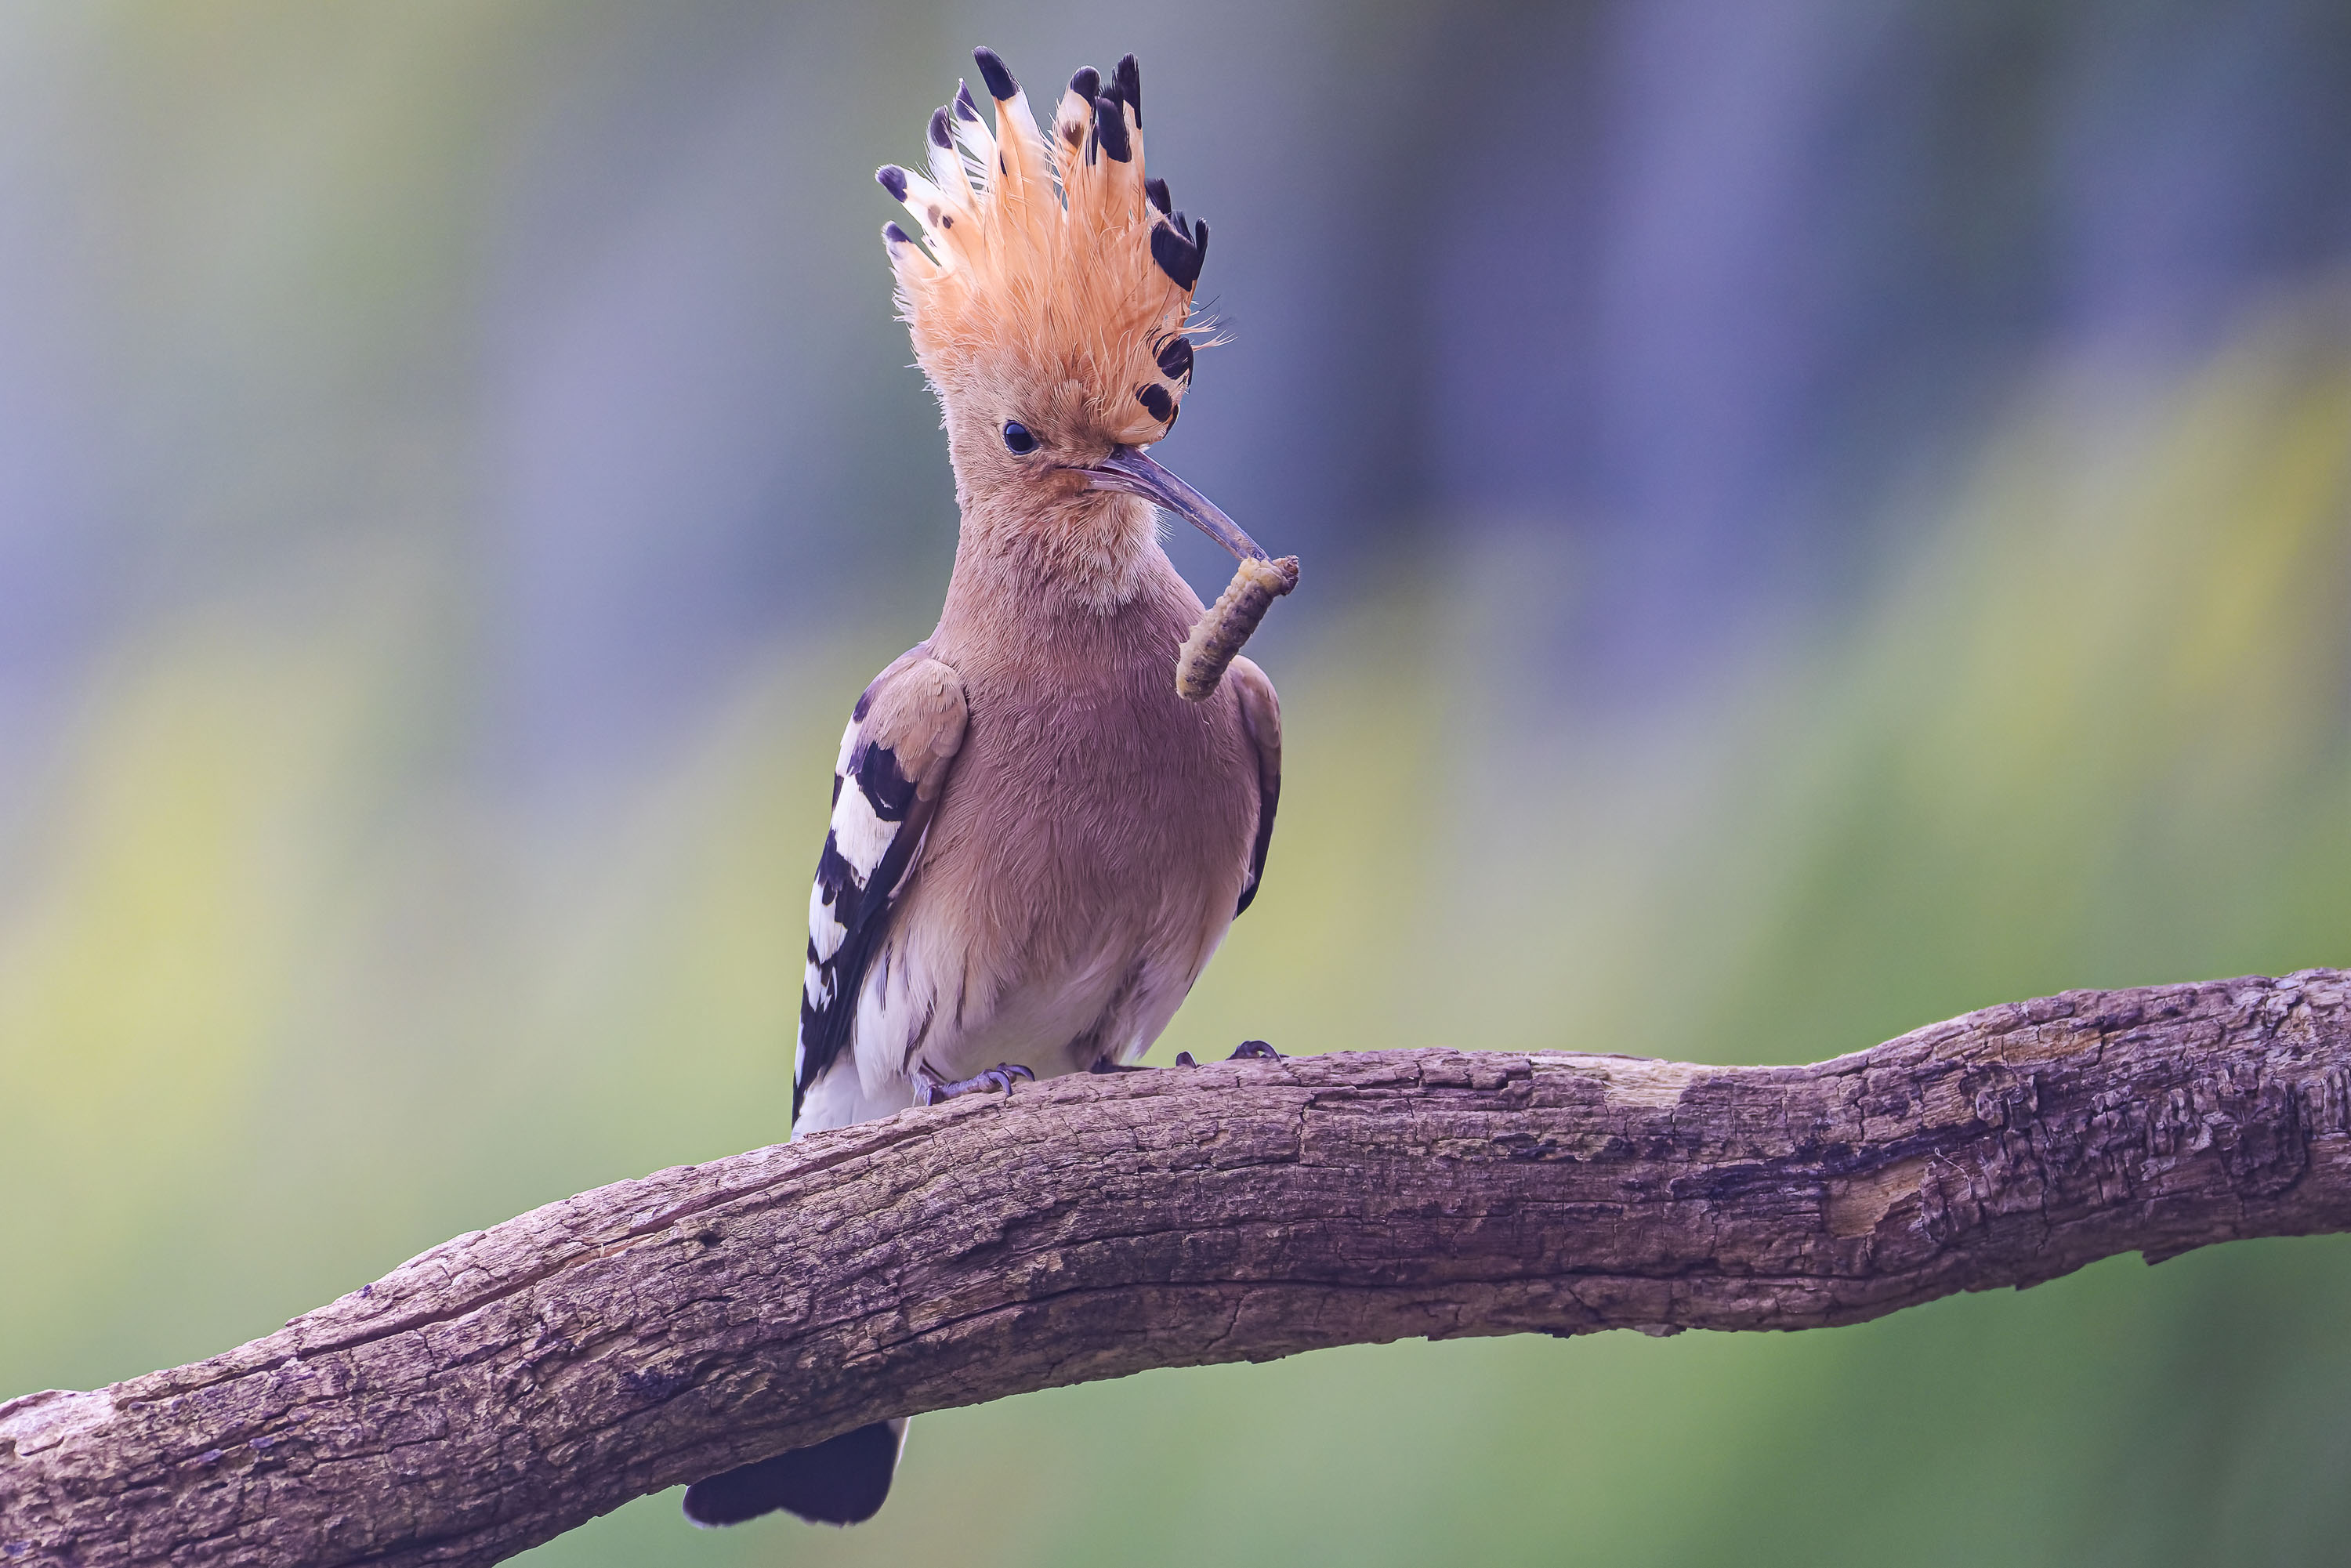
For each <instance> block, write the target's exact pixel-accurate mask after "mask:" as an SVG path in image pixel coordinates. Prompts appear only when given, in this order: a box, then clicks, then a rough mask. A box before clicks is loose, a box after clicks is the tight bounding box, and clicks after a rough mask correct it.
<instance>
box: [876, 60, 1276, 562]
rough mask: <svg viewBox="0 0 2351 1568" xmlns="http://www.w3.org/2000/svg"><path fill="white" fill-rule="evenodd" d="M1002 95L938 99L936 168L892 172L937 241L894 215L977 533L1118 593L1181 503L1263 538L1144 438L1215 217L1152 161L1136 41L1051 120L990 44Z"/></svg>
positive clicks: (1177, 403) (1176, 364)
mask: <svg viewBox="0 0 2351 1568" xmlns="http://www.w3.org/2000/svg"><path fill="white" fill-rule="evenodd" d="M974 58H975V59H977V61H978V64H979V70H980V77H981V79H982V81H983V83H984V84H985V86H986V88H987V93H988V95H989V97H990V98H992V99H994V100H995V105H996V128H995V130H994V131H993V132H991V131H989V129H988V126H987V121H986V120H985V119H984V118H983V117H982V115H981V112H980V110H979V107H978V105H977V102H976V101H975V100H974V99H973V98H972V96H971V93H970V90H969V89H968V88H967V87H958V89H957V90H956V96H955V99H954V101H952V102H950V103H948V104H947V105H946V106H945V107H944V108H942V109H940V110H937V111H936V112H935V113H934V114H933V115H932V116H931V122H930V126H929V130H928V132H927V135H926V138H925V141H926V145H927V151H928V159H927V164H928V172H927V173H924V172H915V171H914V170H911V169H904V168H901V167H899V166H898V165H896V164H886V165H884V166H883V168H882V169H881V170H880V171H879V172H878V173H877V175H876V178H877V179H879V180H880V182H881V183H882V186H883V189H884V190H886V191H888V192H889V193H890V194H891V195H892V196H893V198H895V199H896V200H898V201H899V202H901V203H903V204H904V205H905V208H906V210H907V212H908V213H910V214H912V215H913V217H914V221H915V224H916V225H918V226H919V232H920V236H921V237H920V238H919V239H917V238H916V237H914V235H910V234H909V233H908V232H907V231H906V229H905V228H904V227H902V226H901V225H898V224H895V223H893V224H890V225H886V226H885V227H884V228H883V231H882V234H883V243H884V245H885V246H886V247H887V249H888V251H889V256H890V265H891V267H892V270H893V272H894V273H895V274H896V276H897V300H898V308H899V312H900V314H901V315H902V317H903V318H904V320H905V321H906V324H907V326H908V327H909V328H910V329H911V330H912V332H913V335H914V357H915V359H916V361H918V362H919V363H920V364H921V366H922V369H923V373H924V374H925V376H927V377H928V378H929V379H930V382H931V385H932V387H933V388H934V389H935V391H936V392H937V393H938V398H939V404H940V408H941V410H942V411H943V413H944V416H945V423H946V431H947V451H948V456H949V458H950V460H951V461H952V462H953V464H954V465H955V474H956V498H957V500H958V501H959V502H960V503H961V505H962V507H963V513H964V518H965V528H966V532H967V538H968V537H971V536H972V535H973V533H974V532H975V530H976V531H977V534H978V536H979V537H981V538H984V539H986V540H987V541H989V542H990V543H991V544H992V545H993V546H994V547H995V548H997V549H999V550H1004V551H1011V552H1016V553H1018V554H1019V555H1021V556H1023V557H1025V558H1028V559H1029V561H1030V562H1031V564H1034V565H1037V566H1039V567H1041V568H1042V569H1043V570H1046V571H1047V572H1048V573H1049V574H1050V575H1053V576H1056V577H1059V578H1061V579H1064V580H1068V581H1070V582H1071V584H1072V585H1073V586H1074V587H1076V588H1077V590H1078V591H1080V592H1081V595H1083V596H1085V597H1087V598H1090V599H1092V600H1095V601H1100V602H1102V603H1109V602H1116V601H1119V600H1120V599H1122V598H1123V596H1124V591H1123V590H1130V591H1131V582H1132V578H1133V574H1134V569H1135V564H1136V561H1137V560H1138V559H1139V558H1140V556H1141V555H1142V554H1143V553H1144V551H1145V550H1146V549H1147V548H1148V547H1149V545H1150V544H1151V542H1152V540H1153V537H1154V535H1153V524H1152V521H1151V515H1150V510H1149V507H1144V506H1141V505H1138V504H1137V503H1136V502H1135V501H1134V500H1133V499H1131V498H1130V497H1144V499H1146V500H1148V501H1151V502H1154V503H1155V504H1157V505H1159V506H1162V507H1166V508H1167V509H1168V510H1170V511H1172V512H1175V513H1177V514H1178V515H1180V516H1183V517H1186V518H1188V519H1189V520H1191V521H1192V522H1193V523H1195V524H1196V525H1197V526H1198V527H1200V528H1202V529H1203V530H1205V531H1206V532H1207V533H1208V534H1209V536H1210V537H1211V538H1216V539H1217V541H1218V542H1219V543H1221V544H1223V545H1225V546H1226V548H1228V549H1231V550H1233V551H1234V553H1235V554H1237V555H1241V554H1246V555H1254V556H1260V557H1261V556H1262V555H1263V554H1264V552H1263V551H1262V550H1260V549H1258V547H1257V546H1256V545H1255V544H1254V543H1253V542H1251V541H1250V539H1249V536H1248V535H1246V534H1244V533H1242V532H1241V530H1240V529H1239V528H1238V527H1237V526H1235V525H1234V523H1233V522H1232V520H1231V519H1230V518H1228V517H1226V516H1225V515H1224V514H1223V513H1222V512H1220V511H1218V510H1217V508H1216V507H1213V506H1211V505H1210V504H1209V503H1208V502H1207V500H1206V498H1204V497H1201V496H1200V495H1199V493H1198V492H1196V491H1195V490H1193V489H1192V488H1191V487H1190V486H1187V485H1186V484H1184V483H1183V481H1181V480H1179V479H1177V478H1176V477H1175V476H1174V475H1172V474H1169V473H1168V472H1167V471H1166V470H1165V469H1164V468H1162V467H1160V466H1159V465H1158V464H1156V463H1155V462H1153V461H1152V460H1151V459H1150V458H1149V457H1148V456H1146V455H1144V448H1145V447H1147V446H1149V445H1150V444H1152V443H1153V442H1155V441H1157V440H1158V439H1159V438H1160V437H1161V436H1163V435H1165V434H1166V433H1167V432H1168V430H1170V429H1171V428H1172V427H1173V426H1174V425H1175V417H1176V414H1177V413H1178V412H1180V410H1181V409H1182V406H1183V402H1184V396H1185V394H1186V392H1188V391H1189V390H1190V388H1191V384H1192V363H1193V354H1194V349H1195V346H1196V344H1197V343H1198V342H1199V341H1200V340H1201V337H1202V332H1201V329H1200V328H1198V327H1197V326H1196V324H1195V323H1194V320H1193V316H1192V294H1193V289H1194V287H1195V286H1196V284H1197V283H1198V281H1199V276H1200V264H1201V262H1202V260H1203V259H1204V258H1205V256H1207V247H1208V226H1207V224H1205V223H1194V222H1191V221H1189V220H1187V219H1186V218H1185V216H1184V215H1183V214H1181V213H1177V212H1174V211H1172V210H1171V207H1170V204H1169V201H1168V194H1167V186H1166V183H1165V181H1161V180H1155V179H1151V178H1148V177H1147V176H1146V175H1145V173H1144V162H1143V84H1142V77H1141V73H1140V72H1139V71H1138V70H1137V68H1136V67H1135V62H1134V57H1133V56H1132V55H1130V56H1128V57H1125V58H1124V59H1123V60H1121V61H1119V63H1118V65H1117V67H1116V68H1114V69H1113V70H1112V72H1111V73H1110V74H1109V76H1108V77H1107V78H1105V77H1103V76H1102V74H1101V73H1100V72H1097V71H1095V70H1093V69H1092V68H1088V69H1085V70H1081V71H1080V72H1078V73H1077V75H1076V76H1075V77H1073V78H1071V81H1070V85H1069V88H1068V89H1067V90H1065V91H1064V92H1063V93H1062V94H1061V101H1060V103H1059V104H1058V105H1057V106H1056V107H1055V110H1054V112H1053V123H1052V127H1051V130H1050V133H1040V131H1039V129H1038V127H1037V123H1036V120H1035V118H1034V116H1033V115H1032V114H1031V112H1030V110H1029V99H1028V95H1027V93H1025V92H1024V91H1022V90H1021V89H1020V87H1019V83H1017V82H1016V81H1014V80H1013V78H1012V73H1011V72H1010V71H1008V70H1007V69H1006V68H1005V66H1004V62H1003V61H1002V60H1000V59H998V57H996V55H995V53H994V52H993V51H992V50H988V49H979V50H977V51H975V53H974Z"/></svg>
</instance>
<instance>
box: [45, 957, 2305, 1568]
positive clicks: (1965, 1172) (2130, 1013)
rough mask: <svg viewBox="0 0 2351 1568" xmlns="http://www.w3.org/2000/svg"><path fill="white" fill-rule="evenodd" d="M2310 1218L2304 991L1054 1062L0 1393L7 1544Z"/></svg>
mask: <svg viewBox="0 0 2351 1568" xmlns="http://www.w3.org/2000/svg"><path fill="white" fill-rule="evenodd" d="M2346 1228H2351V988H2346V977H2345V976H2343V975H2342V974H2339V973H2335V972H2334V971H2325V970H2312V971H2307V972H2304V973H2303V974H2300V975H2295V976H2291V977H2287V978H2284V979H2281V980H2271V979H2260V978H2255V979H2242V980H2225V981H2219V982H2214V983H2210V984H2205V985H2192V986H2167V987H2158V988H2151V989H2144V990H2133V991H2114V992H2073V993H2069V994H2067V995H2065V996H2062V997H2055V998H2047V999H2044V1000H2040V1001H2031V1002H2022V1003H2018V1004H2014V1005H2011V1006H2005V1007H1997V1008H1992V1009H1987V1010H1985V1011H1982V1012H1979V1013H1974V1014H1970V1015H1969V1016H1968V1017H1965V1018H1961V1019H1953V1020H1951V1021H1950V1022H1948V1023H1940V1024H1936V1025H1933V1026H1932V1027H1930V1028H1927V1029H1922V1030H1917V1031H1916V1032H1914V1033H1912V1034H1909V1035H1906V1036H1904V1037H1903V1038H1902V1039H1900V1040H1894V1041H1891V1042H1889V1043H1887V1044H1885V1045H1881V1046H1879V1047H1877V1048H1876V1049H1875V1050H1872V1051H1863V1052H1860V1053H1859V1054H1856V1055H1853V1056H1846V1057H1841V1058H1839V1059H1837V1060H1835V1061H1826V1062H1822V1063H1818V1064H1816V1065H1813V1066H1809V1067H1784V1068H1782V1067H1750V1068H1712V1067H1697V1066H1688V1065H1684V1064H1679V1063H1673V1062H1663V1061H1641V1060H1636V1059H1633V1058H1626V1057H1607V1056H1565V1055H1560V1056H1552V1055H1531V1056H1530V1055H1519V1054H1509V1055H1505V1054H1499V1053H1490V1054H1481V1053H1472V1052H1462V1051H1384V1052H1371V1053H1363V1054H1352V1055H1341V1056H1324V1057H1314V1058H1306V1059H1298V1060H1291V1061H1278V1062H1256V1061H1245V1062H1234V1063H1228V1064H1223V1065H1218V1066H1209V1067H1202V1068H1197V1069H1195V1070H1191V1071H1183V1070H1174V1071H1164V1072H1152V1073H1135V1074H1127V1075H1120V1076H1113V1077H1082V1078H1074V1079H1062V1080H1059V1081H1057V1082H1051V1083H1048V1084H1043V1085H1038V1086H1035V1087H1030V1086H1027V1085H1023V1086H1022V1087H1021V1089H1020V1090H1019V1092H1018V1093H1016V1094H1014V1095H1013V1096H1012V1097H1011V1099H1010V1100H1009V1102H1007V1101H1006V1100H1005V1099H1003V1098H1002V1097H999V1096H996V1095H986V1096H975V1097H971V1098H967V1099H963V1100H958V1101H956V1102H954V1103H950V1104H947V1105H945V1106H942V1107H939V1108H936V1109H932V1110H920V1111H910V1112H905V1113H901V1114H899V1115H897V1116H894V1117H893V1118H891V1119H890V1120H888V1121H886V1122H881V1123H877V1124H869V1125H865V1126H860V1127H850V1128H844V1129H841V1130H840V1131H838V1132H832V1133H827V1134H821V1135H820V1136H817V1137H813V1138H810V1139H809V1140H808V1141H807V1142H805V1143H802V1144H798V1145H790V1146H788V1147H777V1148H769V1149H760V1150H757V1151H754V1152H753V1153H750V1154H747V1155H737V1156H736V1157H735V1158H732V1159H726V1160H720V1161H718V1162H716V1163H715V1164H712V1165H707V1166H694V1167H690V1168H684V1169H678V1170H669V1171H664V1172H661V1173H660V1174H658V1175H655V1176H649V1177H647V1178H645V1179H644V1180H643V1181H632V1182H622V1183H621V1184H619V1185H618V1186H608V1187H603V1188H601V1189H599V1190H597V1191H594V1192H590V1193H585V1194H582V1195H581V1196H580V1197H572V1198H567V1199H565V1200H564V1201H563V1202H561V1203H556V1204H550V1205H549V1206H548V1207H545V1208H541V1209H538V1210H537V1211H536V1212H534V1213H530V1214H527V1215H524V1216H522V1217H521V1218H517V1219H514V1220H510V1221H508V1222H507V1223H506V1224H504V1225H501V1226H498V1227H496V1228H495V1229H491V1230H486V1231H479V1232H476V1233H475V1234H473V1235H470V1236H461V1237H459V1238H457V1239H455V1240H454V1241H450V1242H448V1243H446V1244H444V1245H443V1246H440V1247H436V1248H434V1249H433V1250H432V1251H430V1252H427V1253H425V1254H424V1255H423V1256H422V1257H420V1258H418V1259H415V1260H413V1261H411V1262H409V1263H406V1264H403V1265H402V1266H401V1267H400V1268H398V1269H396V1270H393V1271H392V1273H391V1274H390V1275H388V1276H386V1277H385V1278H384V1279H383V1280H381V1281H378V1282H377V1283H375V1284H373V1285H371V1286H369V1287H367V1288H366V1289H365V1290H362V1291H358V1292H356V1293H354V1294H352V1295H349V1296H346V1297H344V1298H343V1299H342V1300H340V1301H336V1302H334V1303H333V1304H331V1305H329V1306H326V1307H323V1308H320V1309H319V1311H317V1312H311V1313H309V1314H308V1315H307V1316H305V1317H301V1318H298V1319H296V1320H295V1321H294V1322H291V1323H289V1324H287V1327H286V1328H285V1330H284V1331H283V1332H282V1333H275V1334H272V1335H270V1336H269V1337H268V1338H266V1339H261V1340H256V1341H255V1342H254V1343H251V1344H247V1345H244V1346H241V1347H240V1348H238V1349H236V1350H233V1351H230V1352H229V1353H227V1354H225V1355H219V1356H215V1357H214V1358H213V1359H212V1360H210V1361H205V1362H201V1363H198V1364H194V1365H192V1366H183V1367H179V1368H175V1369H173V1370H171V1371H168V1372H158V1373H154V1374H151V1375H148V1376H145V1377H138V1378H133V1379H131V1381H129V1382H127V1383H120V1384H117V1385H114V1386H113V1387H111V1388H109V1389H104V1390H101V1391H99V1392H97V1393H89V1394H66V1393H48V1394H37V1395H33V1396H28V1397H26V1398H23V1399H18V1400H16V1401H13V1402H12V1403H9V1404H7V1405H5V1406H0V1564H12V1563H28V1562H41V1563H49V1562H59V1563H62V1562H71V1563H76V1564H80V1565H85V1568H96V1565H99V1564H119V1563H167V1562H168V1563H271V1564H329V1563H360V1562H366V1563H493V1562H496V1561H497V1560H498V1559H500V1558H502V1557H506V1556H508V1555H510V1554H512V1553H514V1552H518V1551H520V1550H522V1549H523V1548H524V1547H527V1546H529V1545H531V1544H533V1543H535V1542H541V1541H545V1540H547V1539H548V1538H549V1537H551V1536H553V1535H556V1534H558V1533H559V1532H560V1531H565V1530H568V1529H569V1528H571V1527H572V1526H574V1525H576V1524H579V1523H580V1522H582V1521H585V1520H588V1519H590V1518H591V1517H593V1516H594V1515H596V1514H599V1513H601V1512H604V1511H607V1510H610V1509H611V1508H614V1507H616V1506H618V1505H619V1504H621V1503H622V1502H625V1501H627V1500H629V1499H631V1498H633V1497H637V1496H639V1495H642V1494H643V1493H645V1492H649V1491H653V1490H657V1489H660V1488H663V1487H666V1486H670V1485H673V1484H674V1483H676V1482H679V1481H685V1480H692V1479H697V1478H699V1477H701V1476H704V1475H707V1474H710V1473H712V1472H714V1471H716V1470H719V1469H725V1468H726V1467H728V1466H730V1465H736V1464H739V1463H742V1462H744V1461H746V1460H748V1459H753V1458H759V1457H761V1456H763V1455H766V1454H769V1453H773V1452H775V1451H777V1450H778V1449H781V1448H788V1447H792V1446H796V1445H799V1444H803V1443H809V1442H813V1441H815V1440H818V1439H820V1438H822V1437H827V1436H830V1435H831V1434H832V1433H836V1432H840V1431H842V1430H845V1429H846V1428H848V1427H853V1426H856V1425H858V1424H860V1423H862V1422H865V1421H868V1420H872V1419H873V1418H875V1417H877V1416H893V1415H903V1414H907V1413H911V1412H919V1411H924V1410H935V1409H938V1408H940V1407H942V1406H953V1405H964V1404H969V1403H972V1402H975V1401H978V1400H984V1399H995V1398H1000V1397H1002V1396H1005V1395H1008V1394H1018V1393H1020V1392H1023V1391H1025V1390H1029V1389H1034V1388H1044V1387H1049V1386H1052V1385H1060V1384H1068V1383H1078V1382H1083V1381H1085V1380H1088V1379H1091V1378H1100V1377H1115V1376H1119V1375H1123V1374H1125V1373H1130V1372H1135V1371H1139V1370H1142V1369H1144V1368H1145V1367H1153V1366H1184V1365H1196V1364H1204V1363H1208V1362H1221V1361H1241V1360H1249V1361H1259V1360H1266V1359H1270V1358H1271V1357H1274V1356H1280V1355H1288V1354H1292V1353H1293V1352H1297V1351H1301V1350H1309V1349H1313V1348H1315V1347H1318V1346H1322V1345H1335V1344H1353V1343H1366V1342H1382V1341H1387V1340H1394V1339H1399V1338H1404V1337H1407V1336H1412V1335H1422V1334H1426V1335H1431V1336H1447V1335H1464V1334H1499V1333H1525V1332H1530V1331H1532V1332H1541V1333H1553V1334H1572V1333H1589V1332H1592V1331H1593V1330H1598V1329H1606V1328H1635V1329H1643V1330H1647V1331H1649V1332H1652V1333H1672V1332H1675V1331H1677V1330H1681V1329H1685V1328H1713V1329H1793V1328H1807V1327H1812V1326H1814V1325H1818V1324H1825V1323H1845V1322H1856V1321H1858V1320H1861V1319H1864V1318H1870V1317H1876V1316H1877V1315H1879V1314H1881V1313H1884V1312H1892V1311H1895V1310H1896V1309H1897V1308H1900V1307H1904V1306H1908V1305H1910V1304H1912V1303H1914V1302H1917V1301H1927V1300H1929V1299H1930V1298H1933V1297H1937V1296H1941V1295H1945V1294H1948V1293H1949V1292H1951V1291H1962V1290H1983V1289H1988V1288H1991V1287H1994V1286H2001V1285H2025V1284H2031V1283H2033V1282H2035V1281H2042V1280H2047V1279H2050V1278H2053V1276H2056V1275H2059V1274H2063V1273H2064V1272H2066V1271H2067V1270H2073V1269H2077V1268H2080V1267H2081V1266H2082V1265H2084V1264H2085V1263H2088V1262H2091V1261H2093V1260H2096V1259H2099V1258H2103V1257H2106V1256H2108V1255H2110V1254H2113V1253H2116V1252H2122V1251H2128V1250H2139V1251H2143V1252H2146V1253H2147V1255H2148V1256H2149V1257H2161V1256H2168V1255H2170V1254H2172V1253H2176V1252H2179V1251H2181V1250H2184V1249H2188V1248H2191V1247H2199V1246H2203V1245H2205V1244H2207V1243H2210V1242H2215V1241H2222V1240H2227V1239H2232V1238H2236V1237H2245V1236H2276V1235H2294V1234H2304V1233H2310V1232H2317V1231H2334V1230H2343V1229H2346ZM18 1288H24V1286H23V1285H22V1284H21V1283H20V1285H19V1287H18ZM900 1506H918V1504H917V1501H916V1500H912V1499H908V1500H902V1501H901V1504H900Z"/></svg>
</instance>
